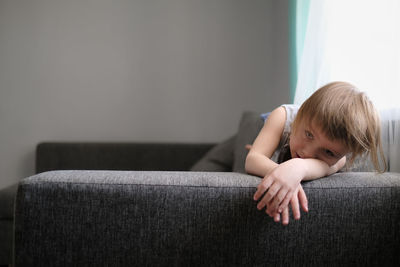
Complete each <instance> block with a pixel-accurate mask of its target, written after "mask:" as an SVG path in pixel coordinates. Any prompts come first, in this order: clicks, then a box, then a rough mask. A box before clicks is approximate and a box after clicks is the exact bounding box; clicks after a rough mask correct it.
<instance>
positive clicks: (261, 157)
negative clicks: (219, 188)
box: [245, 107, 286, 177]
mask: <svg viewBox="0 0 400 267" xmlns="http://www.w3.org/2000/svg"><path fill="white" fill-rule="evenodd" d="M285 121H286V110H285V109H284V108H283V107H278V108H276V109H275V110H274V111H272V112H271V114H270V115H269V116H268V119H267V121H266V122H265V124H264V127H263V128H262V129H261V131H260V133H259V134H258V136H257V138H256V139H255V141H254V143H253V145H252V147H251V149H250V151H249V153H248V154H247V157H246V163H245V169H246V172H247V173H249V174H254V175H257V176H260V177H264V176H265V175H267V174H268V173H270V172H271V171H272V170H273V169H275V168H276V167H277V166H278V165H279V164H277V163H275V162H274V161H272V160H271V159H270V158H271V156H272V154H273V153H274V151H275V150H276V148H277V147H278V145H279V142H280V139H281V135H282V133H283V129H284V127H285Z"/></svg>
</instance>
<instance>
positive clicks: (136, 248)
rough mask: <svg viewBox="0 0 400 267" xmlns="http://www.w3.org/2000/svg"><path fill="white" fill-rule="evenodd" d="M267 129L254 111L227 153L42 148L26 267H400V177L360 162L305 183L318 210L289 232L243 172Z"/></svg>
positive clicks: (196, 148)
mask: <svg viewBox="0 0 400 267" xmlns="http://www.w3.org/2000/svg"><path fill="white" fill-rule="evenodd" d="M261 125H262V122H261V121H259V120H258V116H257V115H255V114H253V113H246V114H244V116H243V118H242V120H241V122H240V126H239V130H238V132H237V134H235V136H233V137H231V138H229V139H227V140H226V141H224V142H222V143H220V144H218V145H216V146H214V145H213V144H197V145H193V144H147V145H150V146H146V145H143V147H142V148H144V149H143V150H140V149H139V148H137V147H136V149H133V146H132V144H93V143H45V144H41V145H39V146H38V154H37V170H38V172H39V173H38V174H37V175H34V176H32V177H29V178H26V179H23V180H22V181H21V182H20V183H19V185H18V193H17V197H16V203H15V226H14V227H15V233H14V235H15V241H14V243H15V248H14V257H13V259H14V263H15V265H16V266H187V265H195V266H339V265H342V266H343V265H344V266H398V265H399V264H400V253H399V252H400V174H399V173H393V172H387V173H385V174H381V175H378V174H375V173H373V172H369V171H368V170H369V168H370V164H369V163H368V162H367V161H359V162H358V163H357V164H356V166H355V167H354V168H352V169H350V168H349V169H347V172H342V173H337V174H334V175H332V176H330V177H325V178H321V179H319V180H314V181H310V182H307V183H303V187H304V190H305V192H306V194H307V197H308V200H309V209H310V211H309V212H308V213H306V214H305V213H302V217H301V219H300V220H299V221H294V220H293V219H292V218H291V221H290V223H289V225H288V226H283V225H281V224H277V223H275V222H273V220H272V219H271V218H269V217H268V216H267V215H266V214H265V213H264V212H262V211H258V210H257V209H256V203H255V202H254V201H253V200H252V196H253V194H254V192H255V187H256V186H257V184H258V183H259V181H260V178H258V177H254V176H251V175H247V174H244V173H243V172H244V157H245V155H246V150H245V149H244V144H246V143H251V142H252V140H254V137H255V135H256V134H257V132H258V130H259V129H260V127H261ZM129 146H132V147H131V149H132V150H131V151H130V152H129V153H126V149H128V147H129ZM150 147H152V148H153V150H154V151H157V149H160V148H161V149H164V150H163V152H159V153H151V152H149V151H152V149H150ZM178 147H180V149H178ZM124 151H125V152H124ZM132 155H134V156H132ZM194 155H195V156H194ZM132 157H133V158H132ZM127 158H130V160H127ZM131 161H137V162H140V161H142V164H144V165H146V164H149V162H152V163H154V165H157V164H158V165H157V166H160V165H162V168H161V167H159V168H158V169H155V168H156V167H154V166H147V167H146V168H140V166H139V165H137V166H136V167H135V168H131V169H137V170H136V171H131V170H129V169H130V168H128V167H126V166H127V165H126V164H129V163H131V164H133V165H135V163H132V162H131ZM111 163H112V164H111ZM174 164H177V165H174ZM179 164H182V165H181V166H179ZM170 166H174V168H173V169H172V168H169V167H170ZM168 168H169V169H168ZM85 169H86V170H85ZM87 169H91V170H87ZM117 169H119V170H117ZM151 169H153V170H151ZM57 170H58V171H57ZM121 170H122V171H121ZM189 170H190V171H189ZM356 171H357V172H356ZM360 171H364V172H360Z"/></svg>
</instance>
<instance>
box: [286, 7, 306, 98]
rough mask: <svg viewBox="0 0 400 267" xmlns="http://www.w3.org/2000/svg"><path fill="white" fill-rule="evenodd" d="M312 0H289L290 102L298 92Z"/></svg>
mask: <svg viewBox="0 0 400 267" xmlns="http://www.w3.org/2000/svg"><path fill="white" fill-rule="evenodd" d="M310 1H311V0H289V66H290V70H289V73H290V74H289V75H290V77H289V79H290V93H289V97H290V102H291V103H293V102H294V96H295V94H296V85H297V75H298V66H299V65H300V58H301V55H302V53H303V48H304V39H305V36H306V30H307V21H308V13H309V10H310Z"/></svg>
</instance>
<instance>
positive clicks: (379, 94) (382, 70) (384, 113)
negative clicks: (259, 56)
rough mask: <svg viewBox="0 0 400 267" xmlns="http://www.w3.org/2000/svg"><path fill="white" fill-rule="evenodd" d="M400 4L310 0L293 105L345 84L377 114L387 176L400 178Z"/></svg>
mask: <svg viewBox="0 0 400 267" xmlns="http://www.w3.org/2000/svg"><path fill="white" fill-rule="evenodd" d="M398 14H400V1H398V0H380V1H376V0H310V5H309V13H308V24H307V29H306V33H305V39H304V48H303V53H302V55H301V60H300V65H299V67H298V75H297V84H296V92H295V97H294V103H297V104H301V103H302V102H303V101H304V100H305V99H307V98H308V97H309V96H310V95H311V94H312V92H314V91H315V90H316V89H317V88H319V87H321V86H322V85H324V84H326V83H328V82H331V81H337V80H341V81H348V82H351V83H353V84H354V85H356V86H357V87H358V88H360V90H362V91H365V92H366V93H367V95H368V96H369V97H370V99H371V100H372V101H373V102H374V104H375V106H376V107H377V108H378V110H379V112H380V114H381V119H382V124H383V131H382V134H383V140H382V141H383V145H384V149H385V154H386V158H387V160H388V162H389V167H390V171H397V172H400V122H399V121H400V16H399V15H398Z"/></svg>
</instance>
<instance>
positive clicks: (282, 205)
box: [278, 191, 293, 212]
mask: <svg viewBox="0 0 400 267" xmlns="http://www.w3.org/2000/svg"><path fill="white" fill-rule="evenodd" d="M292 197H293V194H292V192H291V191H289V192H287V194H286V196H285V198H284V199H283V200H282V202H281V203H280V205H279V209H278V212H283V209H284V208H285V207H287V206H288V205H289V202H290V200H291V199H292Z"/></svg>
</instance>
